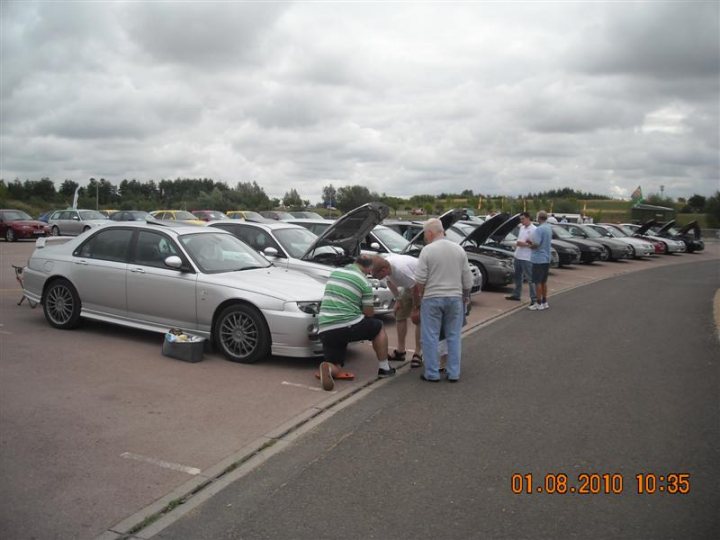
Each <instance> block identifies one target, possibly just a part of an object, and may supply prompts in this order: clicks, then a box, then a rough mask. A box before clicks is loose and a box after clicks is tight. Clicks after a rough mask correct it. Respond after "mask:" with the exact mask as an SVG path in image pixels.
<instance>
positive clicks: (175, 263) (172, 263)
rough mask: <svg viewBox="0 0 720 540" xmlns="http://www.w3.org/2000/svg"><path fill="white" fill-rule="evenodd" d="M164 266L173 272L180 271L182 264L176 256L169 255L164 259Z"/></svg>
mask: <svg viewBox="0 0 720 540" xmlns="http://www.w3.org/2000/svg"><path fill="white" fill-rule="evenodd" d="M165 266H168V267H170V268H172V269H173V270H182V266H183V262H182V259H181V258H180V257H178V256H177V255H170V256H169V257H166V258H165Z"/></svg>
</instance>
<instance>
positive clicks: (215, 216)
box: [198, 210, 230, 219]
mask: <svg viewBox="0 0 720 540" xmlns="http://www.w3.org/2000/svg"><path fill="white" fill-rule="evenodd" d="M198 213H199V214H200V215H203V216H206V217H208V218H210V219H230V218H229V217H227V216H226V215H225V214H223V213H222V212H217V211H215V210H211V211H209V212H198Z"/></svg>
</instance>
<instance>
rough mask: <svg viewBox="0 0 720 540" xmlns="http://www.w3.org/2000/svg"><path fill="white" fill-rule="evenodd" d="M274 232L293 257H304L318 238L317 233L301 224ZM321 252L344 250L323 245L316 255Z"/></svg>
mask: <svg viewBox="0 0 720 540" xmlns="http://www.w3.org/2000/svg"><path fill="white" fill-rule="evenodd" d="M273 232H274V233H275V238H276V239H277V241H278V242H280V245H281V246H282V247H283V249H284V250H285V251H287V252H288V255H290V257H292V258H293V259H300V258H302V256H303V255H305V253H306V252H307V250H308V249H309V248H310V246H311V245H312V243H313V242H315V240H317V238H318V237H317V235H315V234H313V233H311V232H310V231H308V230H307V229H306V228H304V227H300V226H298V227H297V228H295V227H293V228H288V229H277V230H275V231H273ZM321 253H342V250H340V249H338V248H335V247H331V246H322V247H319V248H318V249H316V250H315V255H320V254H321Z"/></svg>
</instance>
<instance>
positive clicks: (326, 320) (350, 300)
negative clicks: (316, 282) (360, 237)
mask: <svg viewBox="0 0 720 540" xmlns="http://www.w3.org/2000/svg"><path fill="white" fill-rule="evenodd" d="M372 306H373V290H372V286H371V285H370V282H369V281H368V279H367V277H365V274H363V272H362V270H361V269H360V267H359V266H358V265H356V264H349V265H347V266H346V267H344V268H338V269H337V270H334V271H333V272H332V273H331V274H330V277H329V278H328V281H327V284H326V285H325V294H324V295H323V299H322V303H321V304H320V315H319V317H318V326H319V329H318V330H319V331H320V332H326V331H328V330H335V329H336V328H344V327H346V326H351V325H353V324H356V323H359V322H360V321H362V319H363V317H364V316H365V315H364V314H363V311H362V310H363V308H364V307H372Z"/></svg>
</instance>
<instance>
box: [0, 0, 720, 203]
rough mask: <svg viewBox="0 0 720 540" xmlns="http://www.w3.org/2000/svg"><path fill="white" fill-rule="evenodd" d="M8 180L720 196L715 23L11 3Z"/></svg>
mask: <svg viewBox="0 0 720 540" xmlns="http://www.w3.org/2000/svg"><path fill="white" fill-rule="evenodd" d="M0 19H1V22H0V25H1V30H2V36H1V40H2V51H1V54H2V58H1V61H2V64H1V66H0V67H1V69H2V73H1V80H0V84H1V92H2V95H1V99H2V127H1V133H0V144H1V147H0V151H1V155H0V177H2V178H4V179H5V181H6V182H7V181H12V180H13V179H15V178H16V177H19V178H20V179H21V180H25V179H31V180H38V179H40V178H41V177H44V176H48V177H50V178H52V179H53V180H55V181H56V183H57V184H58V185H59V184H60V183H61V182H62V181H63V180H64V179H66V178H70V179H72V180H74V181H76V182H79V183H80V184H81V185H85V184H86V183H87V181H88V179H89V178H90V177H95V178H105V179H107V180H109V181H111V182H113V183H115V184H119V182H120V181H121V180H122V179H124V178H127V179H132V178H136V179H138V180H140V181H146V180H149V179H154V180H156V181H157V180H160V179H163V178H169V179H174V178H177V177H187V178H198V177H207V178H212V179H214V180H217V181H224V182H227V183H228V184H229V185H230V186H234V185H235V184H236V183H237V182H238V181H252V180H254V181H257V182H258V183H259V184H260V185H261V186H262V187H263V188H264V189H265V191H266V192H267V193H268V195H270V196H271V197H272V196H278V197H282V195H283V194H284V193H285V192H286V191H288V190H289V189H290V188H291V187H295V188H296V189H297V190H298V192H299V193H300V195H301V196H302V197H303V198H305V199H310V200H311V201H312V202H316V201H318V200H320V194H321V190H322V187H323V186H324V185H327V184H329V183H332V184H333V185H334V186H335V187H336V188H338V187H340V186H344V185H352V184H362V185H364V186H367V187H368V188H369V189H371V190H374V191H377V192H379V193H386V194H388V195H397V196H409V195H414V194H419V193H430V194H438V193H441V192H460V191H462V190H464V189H472V190H473V191H475V192H476V193H477V192H481V193H492V194H507V195H517V194H520V193H526V192H529V191H542V190H547V189H551V188H560V187H565V186H569V187H574V188H576V189H580V190H584V191H591V192H594V193H602V194H608V195H611V196H616V197H627V196H629V195H630V193H631V192H632V191H633V190H634V189H635V188H636V187H637V186H638V185H641V186H642V188H643V193H644V194H645V195H647V194H648V193H652V192H659V190H660V185H664V186H665V194H666V195H668V196H671V197H684V196H689V195H692V194H693V193H700V194H704V195H710V194H712V193H713V192H714V191H715V190H717V189H719V185H718V176H719V169H720V167H719V157H718V156H719V150H718V138H719V133H720V118H719V115H718V103H719V100H720V88H719V84H720V83H719V81H720V59H719V58H720V38H719V36H720V31H719V28H718V19H719V8H718V3H717V2H715V1H712V2H691V1H682V2H658V1H652V2H642V3H630V2H628V1H623V2H612V3H611V2H608V3H588V2H578V3H567V2H555V3H549V2H548V3H543V2H528V3H518V2H504V3H503V2H498V3H487V2H464V3H450V2H428V3H420V2H413V3H399V2H398V3H391V2H382V3H369V2H368V3H365V2H353V3H342V2H314V3H309V2H297V3H291V2H287V3H286V2H282V3H268V2H262V3H249V2H81V1H78V2H62V1H52V2H33V1H29V0H23V1H21V2H12V1H7V0H2V13H0Z"/></svg>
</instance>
